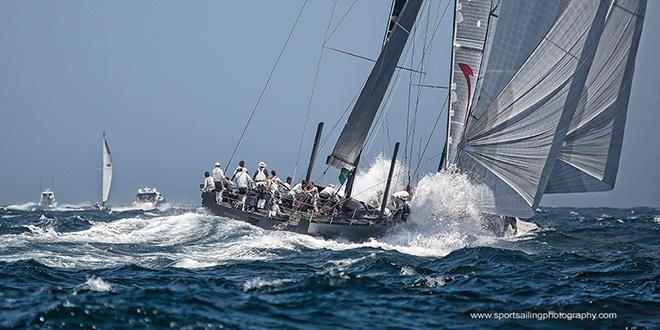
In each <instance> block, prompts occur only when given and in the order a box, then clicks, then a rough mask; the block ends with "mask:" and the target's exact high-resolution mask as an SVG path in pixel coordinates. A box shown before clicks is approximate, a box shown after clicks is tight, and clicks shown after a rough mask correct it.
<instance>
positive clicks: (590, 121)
mask: <svg viewBox="0 0 660 330" xmlns="http://www.w3.org/2000/svg"><path fill="white" fill-rule="evenodd" d="M645 11H646V1H645V0H618V1H616V2H612V5H611V6H610V9H609V11H608V15H607V22H606V25H605V31H604V32H603V35H602V37H601V41H600V43H599V45H598V49H597V50H596V55H595V58H594V63H593V65H592V66H591V70H590V71H589V75H588V76H587V82H586V86H585V89H584V92H583V93H582V96H581V98H580V102H579V104H578V107H577V109H576V111H575V114H574V115H573V120H572V122H571V126H570V128H569V130H568V135H567V136H566V139H565V140H564V144H563V146H562V148H561V152H560V153H559V157H558V159H557V162H556V163H555V167H554V169H553V171H552V175H551V176H550V180H549V181H548V185H547V187H546V190H545V192H546V193H571V192H589V191H606V190H611V189H612V188H614V183H615V181H616V175H617V172H618V169H619V157H620V156H621V147H622V144H623V132H624V126H625V122H626V112H627V110H628V98H629V96H630V89H631V86H632V78H633V73H634V71H635V56H636V53H637V48H638V45H639V39H640V36H641V32H642V25H643V23H644V14H645Z"/></svg>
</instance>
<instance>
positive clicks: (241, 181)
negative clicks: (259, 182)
mask: <svg viewBox="0 0 660 330" xmlns="http://www.w3.org/2000/svg"><path fill="white" fill-rule="evenodd" d="M250 182H252V178H251V177H250V175H249V174H247V172H245V171H240V172H237V173H236V174H234V183H236V187H237V188H247V187H248V186H249V185H250Z"/></svg>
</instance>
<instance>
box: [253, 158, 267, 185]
mask: <svg viewBox="0 0 660 330" xmlns="http://www.w3.org/2000/svg"><path fill="white" fill-rule="evenodd" d="M252 178H253V179H254V181H255V182H257V183H259V182H266V179H268V170H267V169H266V163H264V162H259V168H258V169H257V171H256V172H254V177H252Z"/></svg>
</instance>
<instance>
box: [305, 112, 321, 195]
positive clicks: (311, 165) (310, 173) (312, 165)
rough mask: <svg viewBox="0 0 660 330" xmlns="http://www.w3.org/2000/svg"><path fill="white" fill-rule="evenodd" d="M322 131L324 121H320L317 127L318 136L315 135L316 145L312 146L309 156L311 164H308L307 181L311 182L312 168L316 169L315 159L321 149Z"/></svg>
mask: <svg viewBox="0 0 660 330" xmlns="http://www.w3.org/2000/svg"><path fill="white" fill-rule="evenodd" d="M321 133H323V122H320V123H319V125H318V126H317V127H316V136H315V137H314V146H312V154H311V155H310V156H309V165H307V175H306V176H305V182H309V180H310V179H311V178H312V170H313V169H314V161H315V160H316V154H317V153H318V149H319V141H320V140H321Z"/></svg>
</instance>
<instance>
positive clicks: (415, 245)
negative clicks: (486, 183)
mask: <svg viewBox="0 0 660 330" xmlns="http://www.w3.org/2000/svg"><path fill="white" fill-rule="evenodd" d="M382 162H387V161H386V160H385V159H380V160H377V161H374V162H372V168H369V169H367V170H366V171H365V173H366V174H365V176H370V175H371V174H369V173H372V174H373V173H376V172H377V171H376V170H375V169H373V167H381V169H382ZM374 176H377V175H374ZM369 180H371V179H368V180H366V181H363V183H362V184H365V185H368V183H365V182H367V181H369ZM358 189H359V188H358ZM480 193H481V191H480V188H479V187H474V186H472V185H470V184H469V182H468V180H467V177H465V176H463V175H461V174H459V173H456V172H452V171H449V172H441V173H434V174H429V175H428V176H426V177H424V178H423V179H422V180H421V181H420V182H419V184H418V187H417V191H416V192H415V194H414V197H413V200H412V202H411V211H412V213H411V215H410V218H409V221H408V222H407V223H406V224H405V225H402V226H401V227H400V228H397V230H394V231H393V232H392V233H390V234H389V235H387V236H385V237H382V238H380V239H372V240H369V241H367V242H363V243H351V242H346V241H340V240H330V239H321V238H315V237H311V236H307V235H301V234H295V233H291V232H284V231H268V230H263V229H260V228H257V227H254V226H251V225H249V224H246V223H244V222H241V221H236V220H232V219H226V218H220V217H214V216H209V215H205V214H199V213H185V214H180V215H167V216H160V217H153V218H148V219H144V218H140V217H130V218H124V219H119V220H116V221H112V222H91V226H90V227H89V228H86V229H85V230H81V231H76V232H65V233H62V232H58V231H57V230H56V229H55V228H57V227H56V226H52V225H50V224H48V223H47V222H46V223H41V224H39V225H38V226H37V225H28V226H27V228H28V229H29V232H25V233H20V234H9V235H2V237H1V239H0V250H1V249H2V248H3V247H12V248H15V247H21V249H20V250H21V253H20V254H15V255H6V254H4V255H2V256H0V260H4V261H15V260H25V259H35V260H37V261H38V262H41V263H43V264H45V265H47V266H51V267H82V268H96V267H110V266H115V265H123V264H137V265H140V266H143V267H154V266H160V267H162V266H164V264H163V263H162V261H163V260H170V261H169V262H168V263H167V264H165V266H173V267H180V268H205V267H213V266H217V265H222V264H226V263H228V262H232V261H235V260H270V259H275V258H278V257H279V255H281V253H282V251H293V252H297V251H301V250H308V249H328V250H335V251H339V250H351V249H359V248H365V247H368V248H375V249H379V250H381V251H382V250H387V251H390V250H396V251H399V252H401V253H405V254H410V255H417V256H430V257H440V256H445V255H447V254H448V253H451V252H452V251H455V250H457V249H460V248H463V247H471V246H480V245H493V244H497V243H498V242H499V241H500V240H499V239H497V238H495V237H494V236H493V235H492V234H490V233H488V232H487V231H485V230H483V229H482V219H481V216H480V212H479V209H478V203H477V201H478V196H479V194H480ZM44 244H53V245H52V246H54V247H58V246H62V245H61V244H65V245H66V249H46V250H44V249H43V246H44ZM58 244H60V245H58ZM108 245H110V246H112V245H119V246H118V247H117V248H112V247H108ZM126 245H137V246H139V247H140V248H138V249H134V251H132V252H130V253H127V252H125V251H126V249H127V248H126V247H125V246H126ZM31 246H37V247H39V246H40V247H41V248H33V249H30V247H31ZM122 251H124V252H122ZM370 253H371V252H370ZM374 253H376V254H377V253H380V252H378V251H376V252H374ZM374 253H371V254H369V255H367V256H362V257H360V258H352V259H344V260H336V261H334V263H333V262H330V264H329V266H330V268H333V269H337V270H339V268H343V267H345V266H346V265H349V264H351V263H355V262H357V261H359V260H361V259H362V258H368V257H372V256H373V255H375V254H374ZM402 272H403V271H402ZM406 272H407V271H406Z"/></svg>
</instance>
